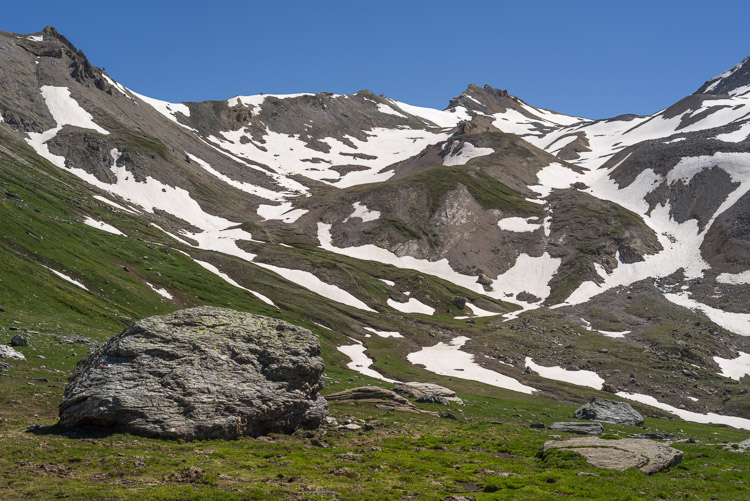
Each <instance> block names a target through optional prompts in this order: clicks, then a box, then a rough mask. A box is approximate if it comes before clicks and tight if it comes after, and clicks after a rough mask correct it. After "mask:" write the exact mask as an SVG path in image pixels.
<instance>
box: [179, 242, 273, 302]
mask: <svg viewBox="0 0 750 501" xmlns="http://www.w3.org/2000/svg"><path fill="white" fill-rule="evenodd" d="M188 257H190V256H189V255H188ZM190 259H192V260H193V261H194V262H195V263H196V264H198V265H200V266H202V267H203V268H204V269H206V270H208V271H210V272H211V273H213V274H214V275H216V276H217V277H219V278H221V279H222V280H224V281H225V282H227V283H228V284H230V285H234V286H235V287H237V288H238V289H242V290H244V291H247V292H249V293H250V294H252V295H253V296H255V297H257V298H258V299H260V300H261V301H263V302H264V303H266V304H268V305H270V306H273V307H276V305H275V304H274V303H273V301H271V300H270V299H268V298H267V297H266V296H264V295H263V294H261V293H260V292H255V291H253V290H250V289H248V288H247V287H243V286H241V285H240V284H238V283H237V282H235V281H234V280H232V278H231V277H230V276H229V275H227V274H226V273H224V272H222V271H221V270H220V269H219V268H217V267H216V266H214V265H212V264H211V263H207V262H205V261H199V260H197V259H195V258H192V257H190Z"/></svg>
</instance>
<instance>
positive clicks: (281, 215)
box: [257, 202, 309, 223]
mask: <svg viewBox="0 0 750 501" xmlns="http://www.w3.org/2000/svg"><path fill="white" fill-rule="evenodd" d="M308 212H309V211H308V210H307V209H295V208H294V206H293V205H292V202H284V203H282V204H279V205H265V204H261V205H259V206H258V210H257V213H258V215H259V216H260V217H262V218H263V219H265V220H266V221H268V220H271V219H276V220H281V221H284V222H285V223H293V222H295V221H297V219H299V218H301V217H302V216H304V215H305V214H307V213H308Z"/></svg>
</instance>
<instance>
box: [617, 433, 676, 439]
mask: <svg viewBox="0 0 750 501" xmlns="http://www.w3.org/2000/svg"><path fill="white" fill-rule="evenodd" d="M628 438H647V439H649V440H679V439H680V437H678V436H677V435H672V434H671V433H633V434H632V435H628Z"/></svg>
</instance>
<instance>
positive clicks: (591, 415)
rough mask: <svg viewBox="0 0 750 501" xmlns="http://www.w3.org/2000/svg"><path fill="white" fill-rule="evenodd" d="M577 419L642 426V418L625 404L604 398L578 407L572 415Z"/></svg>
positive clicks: (595, 399)
mask: <svg viewBox="0 0 750 501" xmlns="http://www.w3.org/2000/svg"><path fill="white" fill-rule="evenodd" d="M573 416H574V417H576V418H578V419H591V420H593V421H604V422H605V423H616V424H625V425H629V426H643V416H641V415H640V414H639V413H638V411H636V410H635V409H633V407H631V406H630V404H628V403H625V402H615V401H614V400H607V399H604V398H594V399H593V400H591V402H589V403H587V404H584V405H582V406H580V407H579V408H578V409H576V411H575V413H574V414H573Z"/></svg>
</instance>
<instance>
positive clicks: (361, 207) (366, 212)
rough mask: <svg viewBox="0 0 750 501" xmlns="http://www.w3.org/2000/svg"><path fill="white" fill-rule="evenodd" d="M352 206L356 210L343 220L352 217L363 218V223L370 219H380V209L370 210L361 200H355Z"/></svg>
mask: <svg viewBox="0 0 750 501" xmlns="http://www.w3.org/2000/svg"><path fill="white" fill-rule="evenodd" d="M352 207H354V212H352V213H351V214H349V216H347V218H346V219H344V221H342V222H344V223H345V222H347V221H349V220H350V219H352V218H359V219H361V220H362V222H363V223H367V222H369V221H375V220H377V219H380V211H377V210H370V209H368V208H367V206H366V205H365V204H363V203H361V202H354V203H353V204H352Z"/></svg>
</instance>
